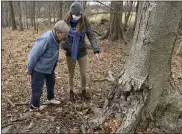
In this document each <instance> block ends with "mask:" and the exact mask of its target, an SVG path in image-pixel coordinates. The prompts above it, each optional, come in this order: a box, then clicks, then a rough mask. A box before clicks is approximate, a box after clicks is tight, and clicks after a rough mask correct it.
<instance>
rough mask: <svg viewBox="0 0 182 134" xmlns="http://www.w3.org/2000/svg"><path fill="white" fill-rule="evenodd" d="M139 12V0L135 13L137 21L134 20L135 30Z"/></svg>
mask: <svg viewBox="0 0 182 134" xmlns="http://www.w3.org/2000/svg"><path fill="white" fill-rule="evenodd" d="M138 12H139V1H137V5H136V15H135V21H134V25H133V31H135V27H136V22H137V15H138Z"/></svg>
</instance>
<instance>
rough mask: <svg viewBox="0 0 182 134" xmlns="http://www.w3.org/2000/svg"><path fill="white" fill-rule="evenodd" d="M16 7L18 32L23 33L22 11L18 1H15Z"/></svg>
mask: <svg viewBox="0 0 182 134" xmlns="http://www.w3.org/2000/svg"><path fill="white" fill-rule="evenodd" d="M17 5H18V9H19V10H18V12H19V13H18V14H19V31H23V24H22V11H21V6H20V1H17Z"/></svg>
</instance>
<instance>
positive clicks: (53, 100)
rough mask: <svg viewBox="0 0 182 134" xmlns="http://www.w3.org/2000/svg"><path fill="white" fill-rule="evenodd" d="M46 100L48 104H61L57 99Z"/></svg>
mask: <svg viewBox="0 0 182 134" xmlns="http://www.w3.org/2000/svg"><path fill="white" fill-rule="evenodd" d="M47 102H48V103H49V104H55V105H59V104H61V102H60V101H58V100H56V99H51V100H47Z"/></svg>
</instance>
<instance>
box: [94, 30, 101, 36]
mask: <svg viewBox="0 0 182 134" xmlns="http://www.w3.org/2000/svg"><path fill="white" fill-rule="evenodd" d="M93 31H94V32H95V33H96V34H98V35H99V36H102V34H100V33H99V32H97V31H95V30H93Z"/></svg>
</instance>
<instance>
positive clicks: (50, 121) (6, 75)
mask: <svg viewBox="0 0 182 134" xmlns="http://www.w3.org/2000/svg"><path fill="white" fill-rule="evenodd" d="M44 31H46V30H41V31H40V32H39V34H41V33H43V32H44ZM39 34H36V33H35V32H32V30H24V31H22V32H19V31H11V30H10V29H8V28H6V29H2V93H3V94H5V95H6V96H7V97H8V98H9V99H10V100H11V101H12V102H13V103H15V104H17V103H21V104H22V103H24V104H25V105H16V106H15V107H14V108H12V107H11V105H9V103H7V101H6V100H5V99H3V98H2V103H1V104H2V107H1V109H2V112H1V119H2V128H5V129H4V132H5V131H6V130H8V132H9V133H28V132H31V133H60V132H63V133H66V132H79V131H80V125H81V124H83V120H87V119H89V118H90V117H92V116H93V111H92V109H93V107H102V106H103V103H104V100H105V98H106V97H107V93H108V91H109V90H111V84H110V83H109V82H108V81H106V80H104V79H105V78H107V76H108V71H112V72H113V73H114V74H115V75H116V74H118V73H119V72H120V71H121V68H122V66H123V64H124V62H125V59H126V57H127V56H128V51H129V48H130V46H129V45H123V44H122V43H119V42H110V41H107V40H104V41H99V46H100V48H101V51H102V53H101V58H100V60H96V59H95V57H94V55H93V52H92V49H89V50H88V52H89V54H88V56H89V67H88V71H87V78H88V82H87V83H88V85H87V87H88V89H87V90H88V91H89V93H90V94H91V97H92V99H91V100H90V101H89V102H82V101H81V100H80V97H79V93H80V75H79V66H78V64H77V66H76V69H75V79H74V82H75V83H74V84H75V90H74V91H75V92H76V94H77V101H76V102H75V103H71V102H70V101H69V89H68V70H67V65H66V60H65V55H64V51H63V50H60V53H61V54H60V58H59V63H58V66H57V68H56V86H55V95H56V98H57V99H59V100H60V101H61V104H60V105H58V106H54V105H47V107H46V108H44V109H43V110H42V111H41V112H40V113H36V114H34V115H32V116H29V111H28V110H29V105H28V104H29V101H30V95H31V88H30V85H29V81H28V76H27V75H26V73H25V71H26V69H25V66H26V64H27V56H28V53H29V51H30V49H31V48H32V45H33V43H34V40H35V39H36V38H37V36H38V35H39ZM172 71H173V76H174V79H175V81H176V83H177V84H178V85H180V83H182V58H181V57H180V56H173V62H172ZM41 102H42V103H46V88H45V87H44V89H43V95H42V98H41ZM109 122H110V121H109ZM113 122H115V123H116V124H117V122H118V121H117V120H116V119H114V120H113ZM113 122H110V123H111V124H113ZM107 125H109V124H107ZM8 126H9V128H8ZM103 128H104V127H103ZM102 132H107V131H105V130H102Z"/></svg>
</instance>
